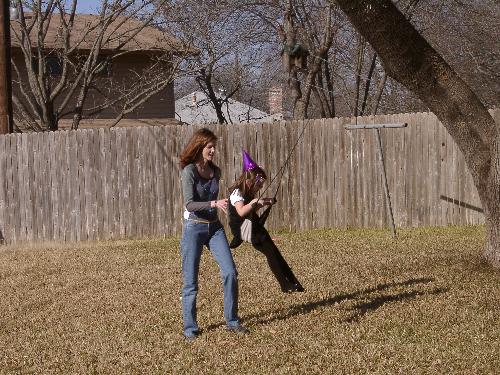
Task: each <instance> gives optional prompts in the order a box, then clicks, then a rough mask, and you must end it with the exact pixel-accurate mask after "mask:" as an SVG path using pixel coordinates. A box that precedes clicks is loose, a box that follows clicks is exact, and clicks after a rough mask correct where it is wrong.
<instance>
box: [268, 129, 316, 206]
mask: <svg viewBox="0 0 500 375" xmlns="http://www.w3.org/2000/svg"><path fill="white" fill-rule="evenodd" d="M310 120H311V119H306V120H304V124H303V126H302V130H301V131H300V134H299V136H298V137H297V140H296V141H295V144H294V145H293V147H292V150H291V151H290V153H289V154H288V156H287V158H286V160H285V162H284V163H283V165H282V166H281V167H280V169H279V170H278V172H277V173H276V175H275V176H274V177H273V178H272V179H271V181H269V185H268V186H267V187H266V188H265V189H264V191H262V192H261V193H259V198H260V197H261V196H262V195H263V194H264V193H265V192H266V191H267V190H268V189H269V188H270V187H271V185H272V183H273V182H274V180H275V179H276V178H277V177H278V176H279V174H280V173H281V176H280V178H279V180H278V182H281V180H282V178H283V176H284V174H285V168H286V166H287V165H288V163H289V162H290V158H291V157H292V155H293V153H294V152H295V148H296V147H297V145H298V143H299V141H300V139H301V138H302V137H303V135H304V132H305V130H306V127H307V124H308V123H309V121H310ZM280 187H281V184H280V183H278V186H277V188H276V191H275V192H274V195H273V198H276V196H277V195H278V191H279V189H280Z"/></svg>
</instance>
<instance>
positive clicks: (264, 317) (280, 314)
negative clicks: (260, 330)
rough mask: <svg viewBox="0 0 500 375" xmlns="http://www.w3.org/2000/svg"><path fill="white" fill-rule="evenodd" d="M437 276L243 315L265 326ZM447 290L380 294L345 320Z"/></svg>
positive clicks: (425, 281)
mask: <svg viewBox="0 0 500 375" xmlns="http://www.w3.org/2000/svg"><path fill="white" fill-rule="evenodd" d="M433 281H434V279H432V278H416V279H409V280H406V281H401V282H392V283H384V284H379V285H377V286H375V287H373V288H367V289H363V290H360V291H356V292H352V293H343V294H338V295H335V296H332V297H328V298H322V299H320V300H318V301H314V302H308V303H303V304H295V305H292V306H290V307H286V308H282V309H278V310H266V311H262V312H259V313H256V314H250V315H246V316H243V317H242V319H243V320H244V321H245V322H248V323H251V324H252V325H265V324H268V323H271V322H274V321H280V320H286V319H289V318H291V317H294V316H297V315H303V314H308V313H311V312H313V311H314V310H317V309H319V308H323V307H329V306H333V305H335V304H337V303H340V302H344V301H348V300H355V299H360V298H367V297H369V295H370V294H371V293H374V292H381V291H386V290H388V289H391V288H398V287H412V286H417V285H422V284H429V283H431V282H433ZM446 291H447V289H443V288H435V289H433V290H430V291H425V290H413V291H407V292H402V293H398V294H392V295H387V296H378V297H374V298H372V299H371V300H370V301H368V302H362V303H361V302H360V303H358V304H357V305H356V306H354V307H353V308H352V309H353V310H355V313H354V314H352V315H351V316H350V317H348V318H347V319H344V320H343V322H347V323H351V322H354V321H356V320H358V319H360V318H361V317H362V316H364V315H366V314H367V313H369V312H373V311H375V310H376V309H378V308H380V307H381V306H383V305H385V304H387V303H391V302H401V301H403V300H408V299H415V298H417V297H419V296H423V295H433V294H440V293H445V292H446ZM224 324H225V323H217V324H212V325H210V326H208V327H207V328H206V330H207V331H210V330H214V329H217V328H219V327H221V326H224Z"/></svg>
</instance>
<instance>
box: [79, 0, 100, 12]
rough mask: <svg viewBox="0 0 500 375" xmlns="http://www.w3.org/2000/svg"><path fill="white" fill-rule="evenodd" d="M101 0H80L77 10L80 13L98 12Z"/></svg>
mask: <svg viewBox="0 0 500 375" xmlns="http://www.w3.org/2000/svg"><path fill="white" fill-rule="evenodd" d="M100 5H101V0H78V3H77V5H76V11H77V12H78V13H97V10H98V9H99V7H100Z"/></svg>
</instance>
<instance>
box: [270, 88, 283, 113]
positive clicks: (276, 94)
mask: <svg viewBox="0 0 500 375" xmlns="http://www.w3.org/2000/svg"><path fill="white" fill-rule="evenodd" d="M281 113H283V89H282V88H281V87H280V86H273V87H271V88H270V89H269V114H270V115H276V114H281Z"/></svg>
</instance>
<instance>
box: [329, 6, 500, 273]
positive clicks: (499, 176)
mask: <svg viewBox="0 0 500 375" xmlns="http://www.w3.org/2000/svg"><path fill="white" fill-rule="evenodd" d="M336 3H337V4H338V5H339V7H340V8H341V9H342V11H343V12H344V13H345V14H346V15H347V17H348V18H349V19H350V21H351V22H352V24H353V25H354V27H355V28H356V29H357V30H358V32H359V33H361V34H362V35H363V37H365V38H366V40H367V41H368V42H369V43H370V44H371V46H372V47H373V48H374V49H375V51H376V52H377V54H378V55H379V57H380V58H381V60H382V62H383V64H384V68H385V70H386V71H387V73H388V75H390V76H391V77H393V78H394V79H396V80H397V81H399V82H400V83H401V84H403V85H404V86H406V87H407V88H408V89H409V90H411V91H412V92H413V93H414V94H416V95H417V96H418V98H419V99H420V100H422V101H423V102H424V103H425V104H426V105H427V106H428V107H429V108H430V109H431V110H432V112H434V114H435V115H436V116H437V117H438V119H439V120H440V121H441V122H442V123H443V125H444V126H445V128H446V130H447V131H448V133H450V135H451V136H452V137H453V139H454V140H455V142H456V143H457V145H458V147H459V148H460V150H461V151H462V153H463V154H464V157H465V161H466V163H467V166H468V168H469V171H470V172H471V174H472V178H473V180H474V184H475V186H476V188H477V191H478V193H479V196H480V199H481V203H482V206H483V210H484V215H485V220H486V233H487V239H486V248H485V257H486V258H487V260H488V261H489V262H490V263H491V264H492V265H494V266H497V267H498V266H500V236H499V231H500V229H499V228H500V160H499V157H500V156H499V155H500V153H499V147H500V145H499V144H500V140H499V132H500V131H499V126H498V125H497V124H496V123H495V121H494V120H493V118H492V117H491V116H490V114H489V113H488V110H487V109H486V108H485V106H484V105H483V104H482V103H481V102H480V101H479V99H478V97H477V96H476V95H475V94H474V92H472V90H471V89H470V88H469V86H468V85H467V84H466V83H465V82H464V81H463V80H462V79H460V77H458V75H457V74H456V73H455V71H454V70H453V69H452V68H451V67H450V66H449V65H448V64H447V63H446V61H444V59H443V58H442V57H441V56H440V55H439V54H438V53H437V52H436V51H435V50H434V49H433V48H432V47H431V46H430V45H429V43H428V42H427V41H426V40H425V39H424V38H423V37H422V36H421V35H420V34H419V33H418V31H416V30H415V28H414V27H413V26H412V25H411V23H410V22H409V21H408V20H407V19H406V18H405V17H404V16H403V14H402V13H401V12H400V11H399V10H398V9H397V7H396V6H395V5H394V4H393V3H392V2H391V1H390V0H358V1H351V0H336Z"/></svg>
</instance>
